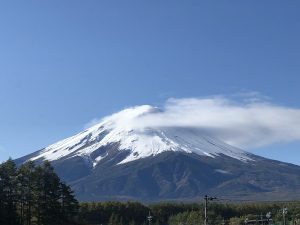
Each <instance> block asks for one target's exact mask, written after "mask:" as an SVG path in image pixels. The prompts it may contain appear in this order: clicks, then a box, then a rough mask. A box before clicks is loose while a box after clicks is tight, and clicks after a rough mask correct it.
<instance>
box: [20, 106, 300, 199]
mask: <svg viewBox="0 0 300 225" xmlns="http://www.w3.org/2000/svg"><path fill="white" fill-rule="evenodd" d="M159 112H160V111H159V109H157V108H154V107H151V106H147V105H145V106H139V107H135V108H130V109H126V110H123V111H121V112H119V113H116V114H113V115H112V116H109V117H106V118H104V119H103V120H102V121H100V122H99V123H98V124H96V125H94V126H92V127H91V128H89V129H86V130H85V131H83V132H81V133H79V134H77V135H75V136H72V137H70V138H67V139H64V140H62V141H59V142H57V143H55V144H53V145H50V146H49V147H46V148H44V149H42V150H40V151H37V152H35V153H32V154H30V155H28V156H25V157H22V158H20V159H18V160H16V162H17V163H23V162H25V161H27V160H33V161H35V162H37V163H40V162H41V161H43V160H49V161H51V163H52V164H53V165H54V167H55V169H56V171H57V172H58V174H59V175H60V176H61V177H62V178H63V179H64V180H65V181H67V182H68V183H69V184H71V185H72V187H73V188H74V190H75V193H76V194H77V197H78V198H79V199H80V200H103V199H104V200H108V199H132V198H134V199H139V200H148V201H151V200H162V199H193V198H199V197H201V196H203V195H204V194H207V193H210V194H215V195H218V196H228V197H230V198H260V199H272V198H273V197H276V198H277V199H283V198H290V197H295V196H300V194H299V193H300V192H299V191H298V190H299V189H300V188H299V187H300V167H298V166H295V165H291V164H287V163H281V162H278V161H273V160H268V159H265V158H262V157H258V156H255V155H253V154H250V153H247V152H245V151H243V150H240V149H238V148H235V147H233V146H230V145H228V144H226V143H224V142H222V141H221V140H218V139H216V138H214V137H211V136H209V135H208V134H206V133H205V132H204V131H203V130H201V129H198V128H191V127H159V126H151V125H149V124H148V125H147V123H146V122H147V119H148V116H149V115H153V114H155V113H159ZM270 178H271V179H270Z"/></svg>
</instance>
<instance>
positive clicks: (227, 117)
mask: <svg viewBox="0 0 300 225" xmlns="http://www.w3.org/2000/svg"><path fill="white" fill-rule="evenodd" d="M95 122H96V120H94V123H95ZM128 123H130V125H131V126H134V127H139V128H144V127H193V128H195V129H200V130H201V131H202V132H203V133H204V134H206V135H211V136H214V137H217V138H219V139H221V140H223V141H225V142H227V143H229V144H232V145H234V146H238V147H242V148H253V147H259V146H264V145H268V144H273V143H276V142H290V141H296V140H300V109H298V108H290V107H286V106H280V105H276V104H273V103H272V102H270V101H269V99H268V98H265V97H263V96H260V95H259V94H258V93H248V94H244V95H232V96H230V97H225V96H212V97H206V98H184V99H175V98H173V99H169V100H168V101H167V102H166V103H165V104H164V106H163V107H162V108H161V110H160V111H158V112H155V113H150V114H146V115H144V116H141V117H137V118H135V119H130V120H128Z"/></svg>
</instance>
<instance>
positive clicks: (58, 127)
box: [0, 0, 300, 165]
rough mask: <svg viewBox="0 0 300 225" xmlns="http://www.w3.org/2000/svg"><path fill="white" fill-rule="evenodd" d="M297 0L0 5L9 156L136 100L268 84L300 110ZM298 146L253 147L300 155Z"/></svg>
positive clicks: (2, 129)
mask: <svg viewBox="0 0 300 225" xmlns="http://www.w3.org/2000/svg"><path fill="white" fill-rule="evenodd" d="M299 7H300V2H299V1H285V2H283V1H276V0H272V1H271V0H269V1H260V0H253V1H219V0H218V1H213V0H212V1H184V2H183V1H175V0H172V1H92V0H91V1H76V0H72V1H71V0H70V1H67V0H66V1H48V2H46V1H26V2H25V1H23V2H20V1H19V2H17V1H6V2H1V3H0V31H1V35H0V160H5V159H7V158H8V157H9V156H11V157H13V158H16V157H20V156H22V155H25V154H28V153H30V152H33V151H35V150H38V149H40V148H42V147H44V146H47V145H49V144H51V143H53V142H55V141H58V140H60V139H62V138H65V137H68V136H70V135H72V134H75V133H76V132H79V131H81V130H82V129H83V127H84V125H85V124H86V123H88V122H89V121H91V120H92V119H94V118H100V117H102V116H105V115H108V114H111V113H112V112H116V111H119V110H121V109H123V108H125V107H127V106H132V105H140V104H152V105H163V104H164V102H165V101H166V100H167V99H169V98H189V97H201V96H210V95H231V94H235V93H241V92H253V91H255V92H259V93H260V94H261V95H263V96H267V97H268V98H269V99H270V101H271V102H272V103H273V104H278V105H283V106H286V107H291V108H296V109H297V108H300V101H299V97H300V89H299V83H300V75H299V72H300V42H299V40H300V14H299ZM299 147H300V144H299V142H298V141H295V142H292V143H280V144H273V145H271V146H264V147H260V148H257V149H253V150H252V152H254V153H256V154H260V155H263V156H267V157H270V158H275V159H280V160H284V161H288V162H292V163H297V164H299V165H300V149H299Z"/></svg>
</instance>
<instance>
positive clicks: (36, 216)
mask: <svg viewBox="0 0 300 225" xmlns="http://www.w3.org/2000/svg"><path fill="white" fill-rule="evenodd" d="M207 209H208V210H207V212H208V223H207V224H208V225H217V224H218V225H221V224H222V225H242V224H245V221H250V220H257V219H262V218H263V219H265V218H266V214H267V213H268V215H269V217H270V218H269V219H270V220H269V221H268V223H269V224H286V225H288V224H291V225H295V224H299V223H300V201H293V202H247V201H240V202H231V201H229V200H226V201H224V200H221V201H220V200H219V201H218V200H215V201H212V202H210V203H209V204H208V208H207ZM149 215H150V220H149ZM100 224H101V225H146V224H153V225H179V224H181V225H198V224H204V204H203V202H197V203H186V202H159V203H148V204H146V203H140V202H134V201H130V202H78V201H77V200H76V198H75V196H74V193H73V191H72V190H71V188H70V186H68V185H67V184H65V183H64V182H63V181H62V180H60V178H59V177H58V176H57V174H56V173H55V171H54V168H53V167H52V166H51V164H50V163H49V162H47V161H46V162H43V163H42V164H41V165H35V164H34V163H33V162H30V161H29V162H26V163H25V164H23V165H21V166H19V167H17V166H16V165H15V163H14V161H13V160H11V159H9V160H7V161H6V162H4V163H2V164H0V225H100Z"/></svg>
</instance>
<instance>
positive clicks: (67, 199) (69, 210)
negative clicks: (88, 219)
mask: <svg viewBox="0 0 300 225" xmlns="http://www.w3.org/2000/svg"><path fill="white" fill-rule="evenodd" d="M60 198H61V220H62V222H63V224H64V225H67V224H71V223H72V221H73V220H74V217H75V216H76V215H77V213H78V201H77V200H76V199H75V197H74V193H73V191H72V190H71V188H70V187H69V186H68V185H66V184H65V183H61V184H60Z"/></svg>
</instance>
